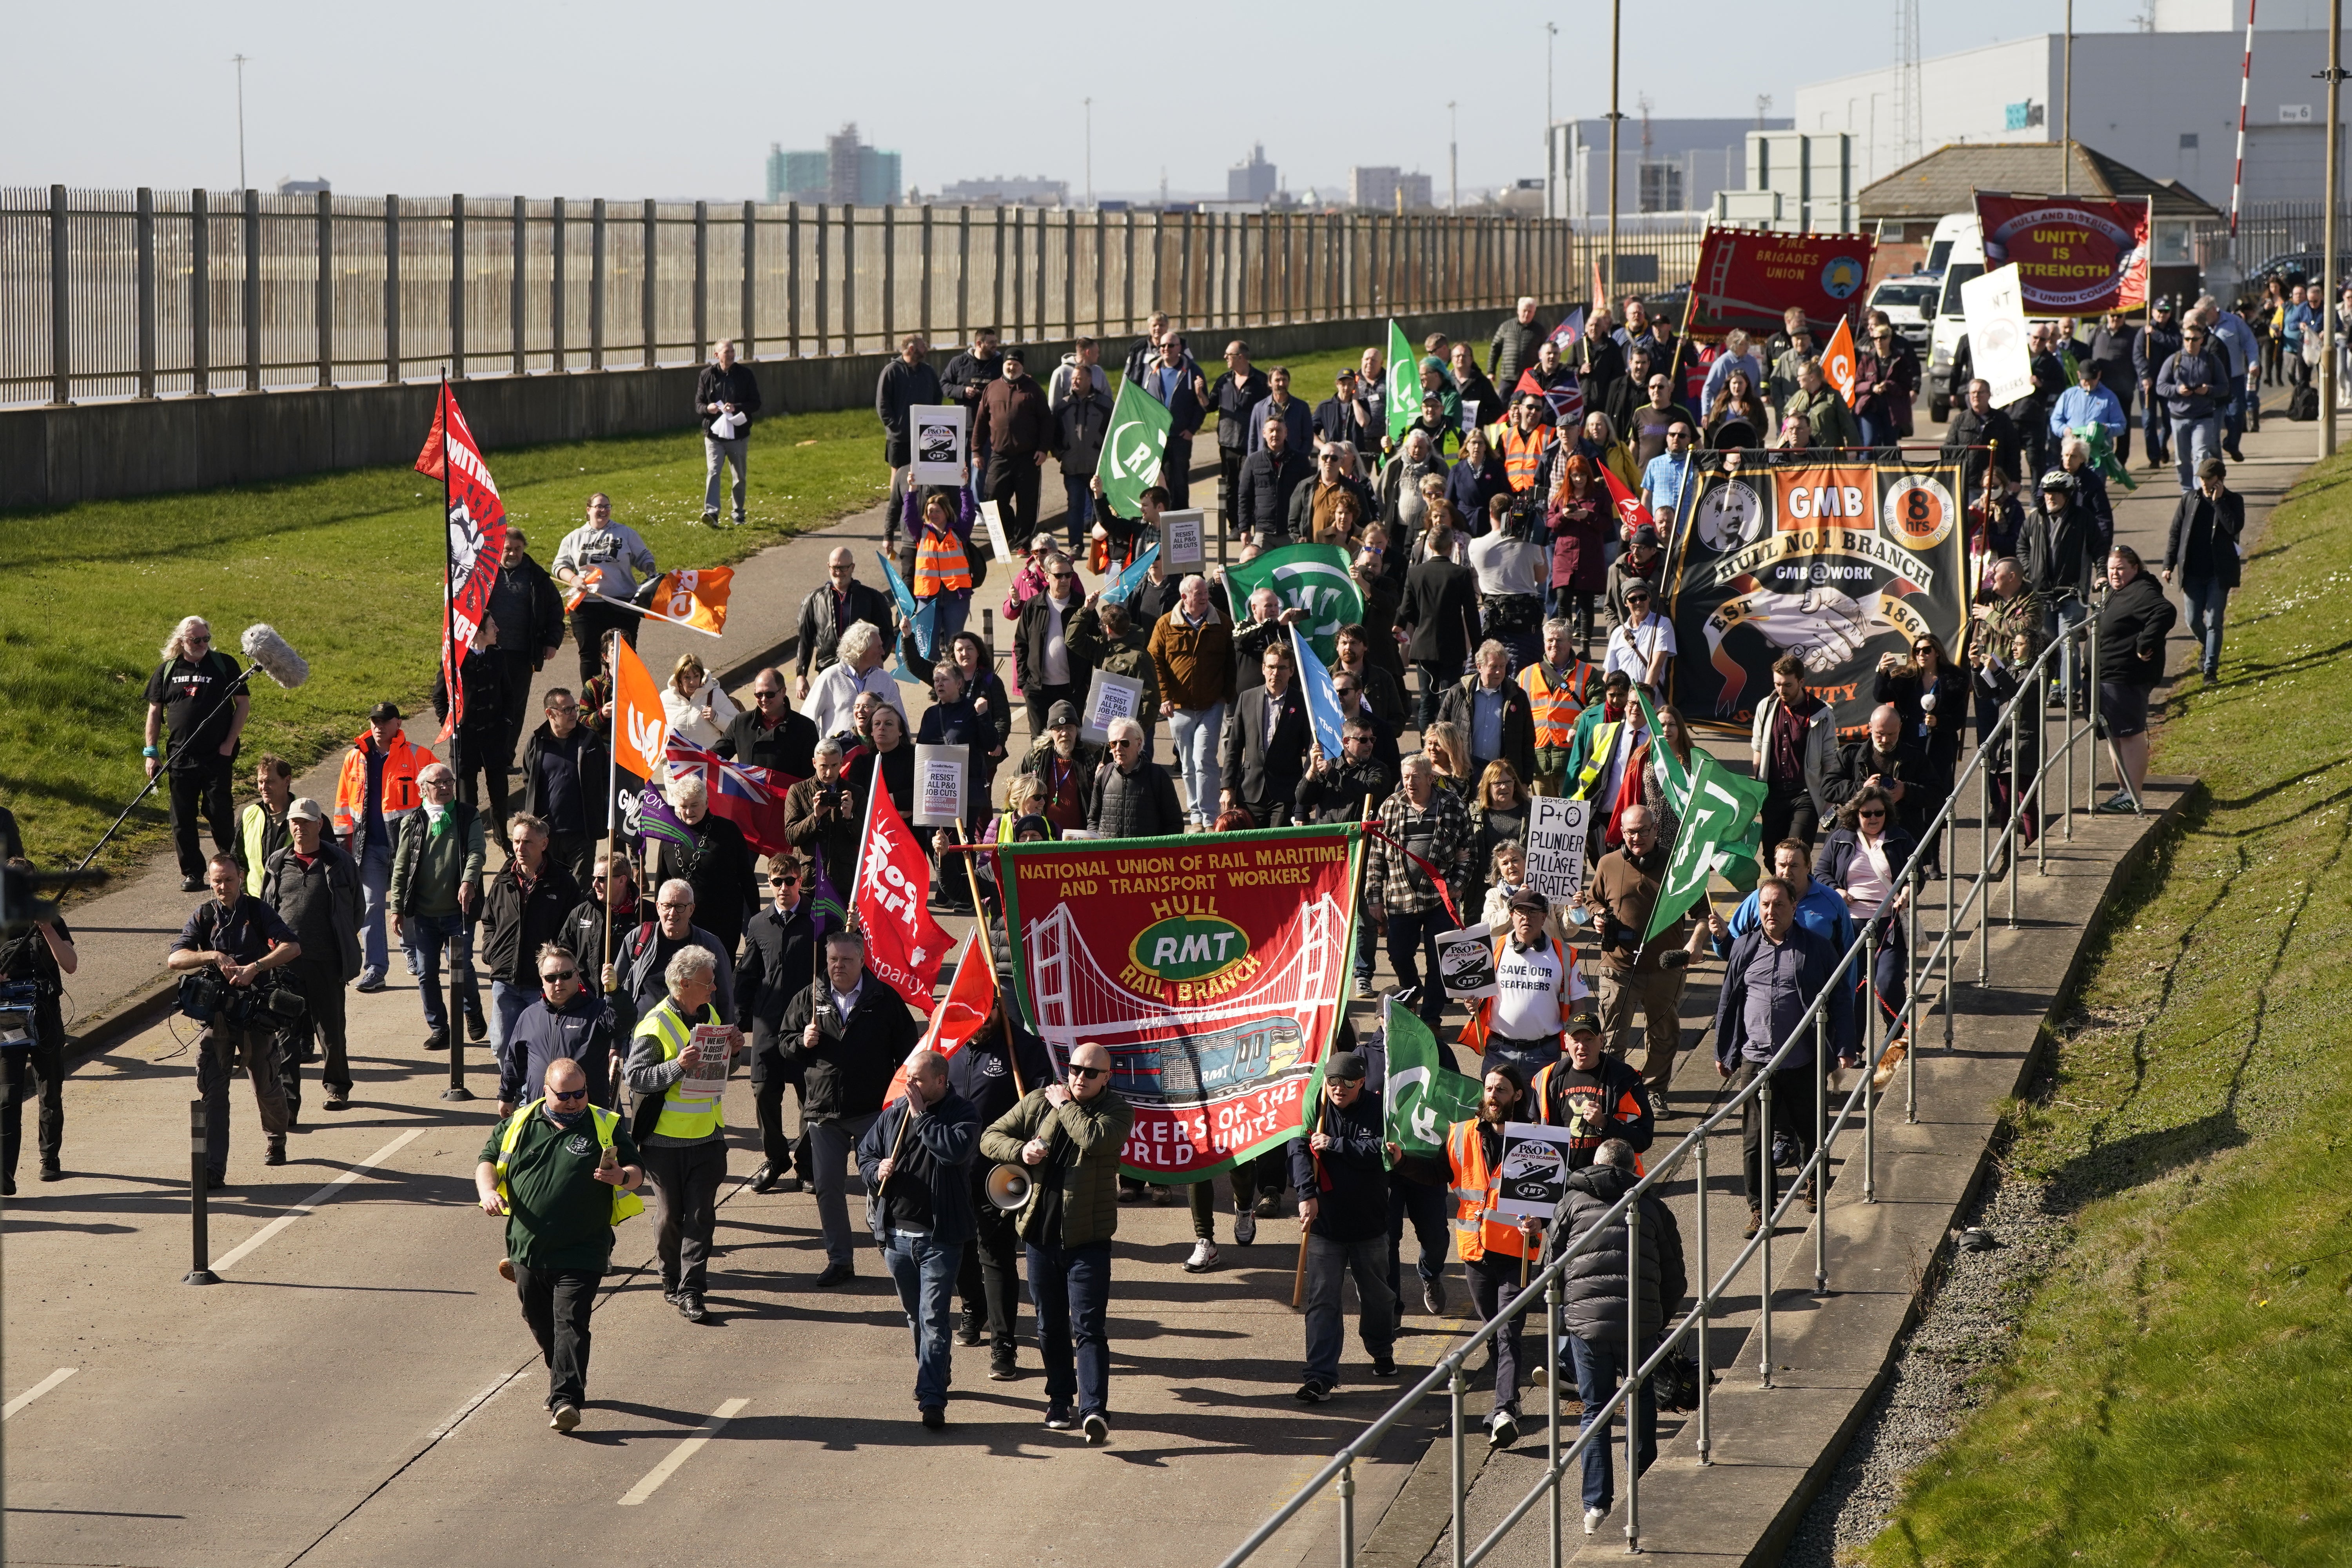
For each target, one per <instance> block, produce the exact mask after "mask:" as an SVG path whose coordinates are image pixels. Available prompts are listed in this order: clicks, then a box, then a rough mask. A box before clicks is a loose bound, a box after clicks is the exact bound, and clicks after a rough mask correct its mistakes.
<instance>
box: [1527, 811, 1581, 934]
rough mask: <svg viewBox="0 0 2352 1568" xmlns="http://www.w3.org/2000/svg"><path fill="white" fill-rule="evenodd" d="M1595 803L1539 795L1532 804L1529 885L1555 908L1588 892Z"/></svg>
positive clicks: (1529, 830)
mask: <svg viewBox="0 0 2352 1568" xmlns="http://www.w3.org/2000/svg"><path fill="white" fill-rule="evenodd" d="M1591 821H1592V803H1591V801H1589V800H1565V799H1562V798H1561V797H1560V796H1559V795H1536V796H1535V797H1533V798H1532V799H1530V800H1529V801H1528V885H1529V886H1530V887H1532V888H1534V889H1535V890H1536V891H1537V892H1538V893H1541V894H1542V895H1543V896H1544V897H1545V898H1547V899H1549V900H1551V906H1552V908H1553V909H1555V910H1557V909H1559V907H1560V906H1561V905H1562V904H1566V903H1570V902H1573V901H1574V900H1575V899H1576V897H1577V895H1579V894H1580V893H1581V892H1583V890H1584V843H1585V838H1586V837H1587V831H1588V827H1589V825H1590V824H1591Z"/></svg>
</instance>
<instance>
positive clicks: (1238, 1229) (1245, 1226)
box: [1234, 1209, 1257, 1247]
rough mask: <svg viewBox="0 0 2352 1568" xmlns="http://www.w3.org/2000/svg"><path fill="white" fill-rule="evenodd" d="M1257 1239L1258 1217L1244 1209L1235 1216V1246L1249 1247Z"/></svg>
mask: <svg viewBox="0 0 2352 1568" xmlns="http://www.w3.org/2000/svg"><path fill="white" fill-rule="evenodd" d="M1256 1239H1257V1215H1254V1214H1252V1213H1250V1211H1249V1210H1247V1209H1244V1210H1242V1211H1241V1212H1240V1213H1239V1214H1237V1215H1234V1246H1235V1247H1247V1246H1248V1245H1249V1244H1250V1243H1251V1242H1254V1241H1255V1240H1256Z"/></svg>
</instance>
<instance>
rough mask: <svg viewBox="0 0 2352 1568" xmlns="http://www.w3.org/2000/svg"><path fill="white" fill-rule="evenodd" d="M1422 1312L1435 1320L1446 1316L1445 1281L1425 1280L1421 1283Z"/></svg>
mask: <svg viewBox="0 0 2352 1568" xmlns="http://www.w3.org/2000/svg"><path fill="white" fill-rule="evenodd" d="M1421 1310H1423V1311H1424V1312H1427V1313H1428V1314H1429V1315H1430V1316H1431V1317H1433V1318H1442V1317H1444V1316H1445V1281H1444V1280H1443V1279H1424V1280H1423V1281H1422V1282H1421Z"/></svg>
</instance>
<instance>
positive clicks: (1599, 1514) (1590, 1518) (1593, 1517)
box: [1584, 1508, 1609, 1535]
mask: <svg viewBox="0 0 2352 1568" xmlns="http://www.w3.org/2000/svg"><path fill="white" fill-rule="evenodd" d="M1608 1517H1609V1510H1607V1509H1605V1508H1588V1509H1586V1510H1584V1533H1585V1534H1587V1535H1591V1533H1592V1532H1593V1531H1597V1530H1599V1529H1600V1528H1601V1521H1602V1520H1604V1519H1607V1518H1608Z"/></svg>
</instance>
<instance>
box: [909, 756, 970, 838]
mask: <svg viewBox="0 0 2352 1568" xmlns="http://www.w3.org/2000/svg"><path fill="white" fill-rule="evenodd" d="M970 773H971V748H970V747H968V746H917V747H916V748H915V826H918V827H945V826H948V825H949V824H950V823H954V822H961V821H962V820H963V804H964V779H965V778H966V777H967V776H968V775H969V774H970Z"/></svg>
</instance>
